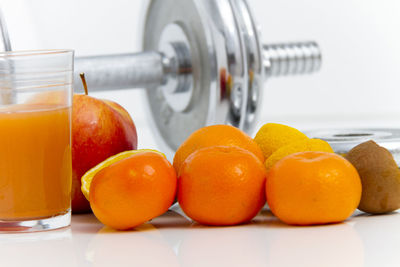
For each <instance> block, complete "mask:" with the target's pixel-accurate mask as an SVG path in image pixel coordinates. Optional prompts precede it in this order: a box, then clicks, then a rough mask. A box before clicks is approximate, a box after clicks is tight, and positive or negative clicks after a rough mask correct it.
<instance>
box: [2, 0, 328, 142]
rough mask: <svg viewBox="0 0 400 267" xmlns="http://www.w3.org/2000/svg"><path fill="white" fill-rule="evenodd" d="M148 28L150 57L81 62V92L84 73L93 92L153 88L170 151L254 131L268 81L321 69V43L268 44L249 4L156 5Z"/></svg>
mask: <svg viewBox="0 0 400 267" xmlns="http://www.w3.org/2000/svg"><path fill="white" fill-rule="evenodd" d="M0 19H1V18H0ZM0 22H1V23H0V24H1V25H0V26H1V30H2V34H3V40H4V41H5V47H9V48H11V45H10V43H9V42H8V43H7V42H6V41H7V38H4V34H6V33H7V29H6V27H5V26H4V27H3V25H5V24H4V21H1V20H0ZM143 25H144V31H143V32H144V35H143V50H144V52H142V53H136V54H120V55H104V56H91V57H80V58H76V59H75V84H74V87H75V89H76V90H77V91H82V90H83V87H82V84H81V82H80V79H79V78H78V75H79V73H81V72H84V73H85V76H86V80H87V83H88V86H89V88H90V90H91V91H102V90H114V89H125V88H146V89H147V90H146V96H147V99H148V103H149V107H150V108H149V113H151V115H152V119H153V121H154V125H155V129H156V135H157V136H158V137H160V138H159V139H160V140H163V143H164V144H165V145H166V147H167V148H169V149H170V150H175V149H177V148H178V146H179V145H180V144H181V143H182V141H183V140H185V139H186V138H187V137H188V136H189V134H191V133H192V132H193V131H195V130H197V129H198V128H201V127H203V126H206V125H211V124H229V125H233V126H236V127H238V128H240V129H243V130H244V131H246V132H251V131H252V129H253V127H254V126H255V123H256V121H257V117H258V114H259V110H260V101H261V99H262V94H263V91H264V90H263V82H264V80H265V79H266V78H270V77H275V76H284V75H291V74H305V73H312V72H315V71H317V70H319V68H320V66H321V53H320V50H319V48H318V45H317V44H316V43H314V42H306V43H291V44H278V45H264V46H263V45H262V44H261V37H260V33H259V30H258V25H257V23H256V22H255V21H254V18H253V16H252V14H251V11H250V8H249V6H248V3H247V2H246V0H150V1H149V4H148V7H147V10H146V16H145V18H144V21H143ZM6 35H7V34H6Z"/></svg>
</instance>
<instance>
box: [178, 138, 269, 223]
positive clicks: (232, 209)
mask: <svg viewBox="0 0 400 267" xmlns="http://www.w3.org/2000/svg"><path fill="white" fill-rule="evenodd" d="M265 177H266V170H265V167H264V165H263V163H262V162H261V161H260V160H259V159H258V158H257V157H256V156H255V155H254V154H253V153H251V152H249V151H247V150H245V149H242V148H239V147H234V146H212V147H206V148H202V149H199V150H197V151H196V152H194V153H192V154H191V155H190V156H189V157H188V158H187V159H186V160H185V161H184V163H183V164H182V167H181V170H180V175H179V177H178V201H179V204H180V206H181V208H182V210H183V211H184V212H185V213H186V215H188V216H189V217H190V218H192V219H193V220H195V221H197V222H198V223H201V224H206V225H235V224H241V223H246V222H249V221H250V220H251V219H252V218H253V217H254V216H256V215H257V213H258V212H259V211H260V209H261V208H262V207H263V205H264V204H265V191H264V190H265Z"/></svg>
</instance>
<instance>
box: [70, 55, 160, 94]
mask: <svg viewBox="0 0 400 267" xmlns="http://www.w3.org/2000/svg"><path fill="white" fill-rule="evenodd" d="M164 65H165V63H163V55H161V54H160V53H158V52H147V53H132V54H118V55H105V56H89V57H77V58H75V64H74V68H75V74H74V80H75V84H74V88H75V91H81V92H82V91H83V86H82V83H81V79H80V78H79V73H81V72H84V73H85V77H86V81H87V84H88V86H89V88H90V90H91V91H104V90H116V89H126V88H141V87H143V88H146V87H148V86H153V85H160V84H162V83H163V80H164V76H165V70H164Z"/></svg>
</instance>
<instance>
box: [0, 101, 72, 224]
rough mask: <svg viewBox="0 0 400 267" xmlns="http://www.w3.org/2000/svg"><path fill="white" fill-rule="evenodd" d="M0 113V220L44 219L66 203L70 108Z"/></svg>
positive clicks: (68, 193)
mask: <svg viewBox="0 0 400 267" xmlns="http://www.w3.org/2000/svg"><path fill="white" fill-rule="evenodd" d="M16 106H17V107H16V108H15V110H14V109H8V110H7V111H3V110H1V109H0V220H5V221H7V220H26V219H38V218H46V217H50V216H55V215H60V214H64V213H66V212H68V210H69V208H70V201H71V147H70V116H71V114H70V113H71V108H70V107H62V106H57V105H16Z"/></svg>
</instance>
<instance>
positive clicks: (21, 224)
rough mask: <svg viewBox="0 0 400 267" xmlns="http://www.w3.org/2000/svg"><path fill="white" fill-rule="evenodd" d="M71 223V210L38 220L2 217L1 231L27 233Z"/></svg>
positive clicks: (65, 225)
mask: <svg viewBox="0 0 400 267" xmlns="http://www.w3.org/2000/svg"><path fill="white" fill-rule="evenodd" d="M70 224H71V210H69V211H68V212H67V213H64V214H61V215H57V216H54V217H50V218H43V219H36V220H26V221H9V220H7V221H4V220H1V219H0V233H27V232H39V231H47V230H55V229H59V228H63V227H67V226H69V225H70Z"/></svg>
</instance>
